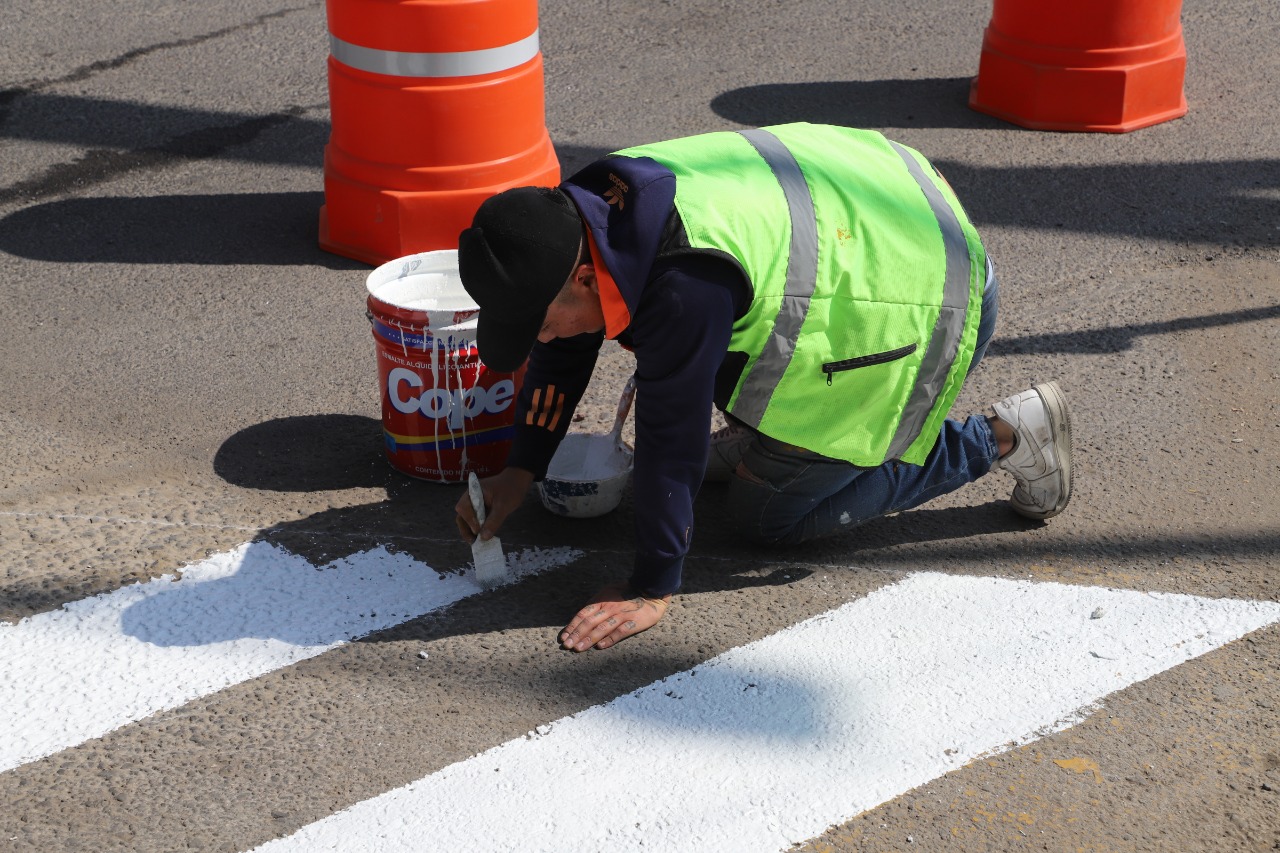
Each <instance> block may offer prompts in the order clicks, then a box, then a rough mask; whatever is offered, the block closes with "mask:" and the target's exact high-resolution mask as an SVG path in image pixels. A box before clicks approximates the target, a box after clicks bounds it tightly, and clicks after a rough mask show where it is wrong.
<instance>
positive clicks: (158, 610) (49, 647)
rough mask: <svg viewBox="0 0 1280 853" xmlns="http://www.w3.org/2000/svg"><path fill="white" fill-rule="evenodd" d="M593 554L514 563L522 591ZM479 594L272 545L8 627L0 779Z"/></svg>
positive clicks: (0, 665) (377, 553)
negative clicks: (318, 560) (320, 561)
mask: <svg viewBox="0 0 1280 853" xmlns="http://www.w3.org/2000/svg"><path fill="white" fill-rule="evenodd" d="M579 553H580V552H577V551H574V550H572V549H569V548H557V549H550V550H539V549H534V550H530V551H525V552H523V553H516V554H511V555H510V556H509V558H508V565H509V567H510V569H511V574H512V577H513V578H514V579H518V578H521V577H525V576H528V575H531V574H535V573H537V572H540V571H544V570H546V569H549V568H552V567H555V566H561V565H566V564H568V563H570V562H572V561H573V560H574V559H576V558H577V556H578V555H579ZM479 591H480V587H479V585H478V584H477V583H476V581H475V576H474V572H473V571H468V572H467V573H465V574H441V573H440V572H437V571H436V570H435V569H433V568H431V567H430V566H427V565H426V564H424V563H421V562H419V561H417V560H414V559H413V558H411V557H408V556H406V555H404V554H392V553H389V552H388V551H386V550H385V549H383V548H378V549H375V550H373V551H365V552H362V553H358V554H353V555H352V556H350V557H346V558H344V559H341V560H335V561H334V562H332V563H328V564H327V565H324V566H320V567H316V566H313V565H312V564H311V563H309V562H307V561H306V560H305V559H303V558H302V557H299V556H297V555H294V554H290V553H289V552H287V551H285V550H283V549H281V548H279V547H276V546H274V545H270V544H267V543H264V542H255V543H250V544H245V545H242V546H240V547H239V548H236V549H235V550H234V551H230V552H227V553H223V554H217V555H215V556H213V557H210V558H209V559H207V560H204V561H202V562H199V563H196V564H194V565H191V566H189V567H187V568H186V569H184V570H183V573H182V578H181V579H176V578H174V577H173V576H165V577H162V578H157V579H155V580H151V581H148V582H146V583H141V584H134V585H132V586H128V587H124V588H123V589H119V590H116V591H115V592H111V593H107V594H104V595H99V596H95V597H93V598H88V599H84V600H82V601H76V602H72V603H71V604H68V605H66V606H64V607H63V608H61V609H60V610H56V611H53V612H50V613H42V614H39V615H37V616H32V617H30V618H27V619H23V620H22V621H20V622H18V623H17V624H12V625H5V624H0V771H3V770H10V769H12V768H14V767H17V766H19V765H21V764H25V763H27V762H30V761H35V760H37V759H40V758H44V757H46V756H48V755H51V754H53V753H55V752H57V751H59V750H62V749H66V748H68V747H71V746H75V745H76V744H79V743H83V742H84V741H86V740H89V739H91V738H95V737H100V736H102V735H104V734H107V733H108V732H110V731H113V730H115V729H117V728H120V727H121V726H124V725H127V724H129V723H131V722H134V721H136V720H140V719H142V718H144V717H147V716H150V715H151V714H155V713H157V712H159V711H164V710H168V709H171V708H176V707H178V706H180V705H182V704H184V703H186V702H189V701H191V700H192V699H195V698H197V697H200V696H205V695H207V694H210V693H213V692H216V691H218V690H222V689H224V688H226V687H229V686H231V685H233V684H238V683H240V682H243V681H247V680H249V679H251V678H256V677H257V676H260V675H263V674H265V673H268V672H271V671H272V670H276V669H280V668H281V667H284V666H288V665H289V664H292V663H295V662H297V661H300V660H304V659H306V658H310V657H314V656H315V655H318V654H321V653H323V652H325V651H327V650H329V649H332V648H334V647H335V646H338V645H341V644H343V643H345V642H347V641H348V640H351V639H354V638H356V637H361V636H364V635H366V634H369V633H371V632H373V631H377V630H381V629H384V628H388V627H391V626H393V625H397V624H399V623H401V622H404V621H406V620H409V619H414V618H416V617H418V616H421V615H422V614H424V613H428V612H430V611H433V610H436V609H439V608H441V607H444V606H447V605H449V604H452V603H453V602H455V601H457V600H459V599H461V598H464V597H466V596H469V595H472V594H474V593H477V592H479Z"/></svg>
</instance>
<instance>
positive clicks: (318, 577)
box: [122, 415, 794, 646]
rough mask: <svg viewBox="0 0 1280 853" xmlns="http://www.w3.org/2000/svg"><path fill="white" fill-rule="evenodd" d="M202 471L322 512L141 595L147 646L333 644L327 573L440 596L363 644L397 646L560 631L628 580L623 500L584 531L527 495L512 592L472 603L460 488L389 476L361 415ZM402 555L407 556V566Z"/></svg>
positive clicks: (307, 421)
mask: <svg viewBox="0 0 1280 853" xmlns="http://www.w3.org/2000/svg"><path fill="white" fill-rule="evenodd" d="M214 469H215V471H216V474H218V475H219V476H221V478H223V479H224V480H227V482H228V483H232V484H234V485H238V487H242V488H244V489H253V491H264V492H276V493H279V494H280V496H282V503H283V507H282V514H285V515H287V514H288V511H289V510H288V496H289V494H303V493H305V494H308V497H307V498H306V503H307V505H308V506H314V505H315V503H316V502H317V498H320V500H324V498H328V502H329V507H328V508H324V510H320V511H317V512H310V514H306V515H302V516H301V517H297V519H294V520H289V521H282V523H279V524H274V525H271V526H269V528H266V529H264V530H261V532H259V533H257V534H256V535H255V537H253V538H252V540H251V542H248V543H246V544H244V546H243V547H242V549H239V551H238V552H237V553H234V555H220V556H219V557H216V558H214V561H215V562H216V561H219V560H220V561H223V562H224V564H225V565H224V566H221V569H219V566H218V565H214V564H211V562H207V561H206V564H202V565H201V566H200V567H192V569H188V571H187V573H186V576H184V583H177V584H172V585H168V587H159V588H156V589H155V590H151V594H147V596H145V597H141V598H140V599H138V601H136V602H134V603H133V605H131V606H129V607H128V610H127V611H125V612H124V615H123V617H122V622H123V629H124V630H125V633H127V634H129V635H131V637H136V638H138V639H142V640H145V642H148V643H152V644H156V646H204V644H210V643H218V642H224V640H234V639H241V638H274V639H279V640H284V642H288V643H293V644H297V646H314V644H317V643H321V644H323V643H328V642H332V639H333V638H334V637H338V635H340V634H342V622H340V619H339V616H340V611H343V608H349V603H348V602H343V601H330V599H332V598H333V597H339V598H340V597H342V596H344V594H346V590H344V588H343V587H342V583H343V581H340V580H335V579H334V578H333V576H332V575H334V574H335V573H355V574H356V575H367V574H369V573H371V571H383V569H387V570H390V571H392V573H393V574H394V573H401V576H399V578H398V579H396V580H390V581H388V583H389V584H392V585H394V584H403V587H402V589H404V590H406V597H411V596H416V594H419V593H421V592H422V590H424V589H425V588H433V587H438V588H442V589H443V588H444V587H448V588H449V590H448V592H447V593H442V594H440V596H438V597H436V598H438V601H443V602H444V603H445V605H448V606H447V607H440V606H438V605H436V603H433V602H428V603H426V605H422V606H419V607H417V612H416V613H408V615H407V616H406V621H407V622H410V624H413V622H419V625H417V629H412V628H410V629H404V628H399V629H396V630H384V631H381V633H375V634H371V635H369V638H371V639H379V638H393V639H394V638H401V637H403V635H404V631H406V630H410V631H412V630H419V631H421V630H428V631H430V633H433V634H465V633H483V631H490V630H498V629H515V628H547V629H558V628H561V626H562V625H564V624H566V621H567V620H568V619H570V617H571V616H572V612H573V611H575V610H576V608H577V607H579V606H581V602H582V601H585V599H586V598H588V597H589V596H590V594H591V593H594V592H595V590H596V589H599V588H600V587H604V585H607V584H609V583H616V581H617V580H620V579H625V578H626V576H627V575H628V574H630V570H631V561H632V553H634V548H632V544H631V543H632V542H634V534H632V530H631V526H632V512H631V508H630V494H627V496H625V498H623V505H622V506H620V508H618V510H616V511H614V512H611V514H608V515H605V516H602V517H598V519H593V520H580V519H563V517H559V516H556V515H553V514H550V512H548V511H547V510H545V508H544V507H543V506H541V505H540V503H539V501H538V498H536V496H532V494H531V496H530V497H527V498H526V503H525V506H524V507H522V508H521V511H520V512H517V514H515V515H512V516H511V517H509V519H508V521H507V524H506V525H504V526H503V530H502V540H503V546H504V551H506V553H507V557H508V560H509V561H511V565H512V567H513V571H515V575H516V583H513V584H508V585H506V587H500V588H498V589H494V590H489V592H486V593H485V594H484V596H475V594H472V593H475V592H477V590H479V588H477V587H476V585H475V583H474V576H472V575H471V549H470V547H468V546H467V543H466V542H463V540H462V539H461V537H460V534H458V532H457V526H456V521H454V517H456V512H454V506H456V503H457V502H458V500H460V498H461V497H462V496H463V494H465V489H463V487H462V485H461V484H456V483H433V482H428V480H421V479H416V478H411V476H407V475H404V474H401V473H399V471H397V470H394V469H393V467H392V466H390V464H389V462H388V460H387V456H385V452H384V448H383V430H381V424H380V423H379V421H378V420H374V419H371V418H365V416H358V415H310V416H296V418H284V419H278V420H271V421H266V423H262V424H257V425H253V427H250V428H247V429H244V430H241V432H239V433H237V434H234V435H232V437H230V438H228V439H227V441H225V442H224V443H223V444H221V447H220V448H219V450H218V453H216V455H215V457H214ZM404 557H410V558H412V561H413V562H412V564H410V565H408V567H406V562H408V561H406V560H404ZM397 560H398V562H397ZM758 564H759V560H755V561H754V564H753V565H758ZM380 566H381V567H383V569H380ZM404 573H411V575H412V576H407V575H404ZM786 574H787V573H777V574H776V576H774V578H771V576H768V573H765V576H762V575H760V573H746V574H742V575H731V574H728V573H726V574H724V576H722V578H717V583H718V584H719V585H726V584H727V585H731V587H754V585H764V584H772V583H781V581H782V580H781V579H782V578H783V576H785V575H786ZM792 576H794V573H792ZM438 581H443V583H438ZM335 584H337V585H335ZM425 597H426V598H431V593H430V592H428V593H426V596H425ZM433 601H435V599H433ZM419 605H421V602H419ZM381 607H385V611H384V616H385V615H387V613H394V615H397V616H399V615H403V613H404V612H406V611H412V610H413V605H410V602H407V601H404V602H401V601H390V602H384V605H383V606H381ZM422 612H430V613H431V617H430V620H420V619H417V613H422ZM300 613H303V615H306V613H311V615H312V616H314V619H310V620H308V619H305V617H300V616H298V615H300ZM424 621H430V622H431V625H430V626H424V625H422V624H421V622H424ZM360 624H362V625H367V622H360ZM381 624H384V625H387V624H394V622H387V621H383V622H381ZM353 633H356V634H361V633H364V634H367V630H366V631H353Z"/></svg>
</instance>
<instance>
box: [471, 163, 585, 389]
mask: <svg viewBox="0 0 1280 853" xmlns="http://www.w3.org/2000/svg"><path fill="white" fill-rule="evenodd" d="M581 247H582V219H581V217H579V216H578V211H577V208H575V207H574V206H573V202H571V201H569V198H568V197H567V196H566V195H565V194H564V193H562V192H560V191H559V190H557V189H553V188H551V187H516V188H515V189H510V190H505V191H504V192H500V193H498V194H497V195H494V196H490V197H489V198H487V199H485V201H484V203H483V204H481V205H480V208H479V209H478V210H477V211H476V215H475V216H474V217H473V218H472V220H471V227H470V228H468V229H467V230H465V231H463V232H462V234H461V235H459V237H458V274H459V275H460V276H461V278H462V286H463V287H464V288H465V289H466V291H467V293H468V294H470V296H471V298H472V299H474V300H475V301H476V305H478V306H480V315H479V318H478V320H477V324H478V325H477V328H476V346H477V347H478V348H479V349H480V359H481V361H483V362H484V363H485V364H487V365H488V366H489V367H491V368H493V369H494V370H497V371H500V372H503V373H511V372H514V371H516V370H518V369H519V368H520V365H521V364H523V363H524V360H525V359H526V358H528V357H529V351H530V350H532V349H533V345H534V343H535V342H537V340H538V332H539V331H541V329H542V323H543V320H544V319H545V318H546V314H547V307H548V306H549V305H550V304H551V302H552V300H554V299H555V298H556V294H558V293H559V292H560V289H561V288H562V287H564V284H565V282H567V281H568V280H569V275H570V274H571V273H572V272H573V270H574V266H575V262H576V261H577V259H578V253H579V250H580V249H581Z"/></svg>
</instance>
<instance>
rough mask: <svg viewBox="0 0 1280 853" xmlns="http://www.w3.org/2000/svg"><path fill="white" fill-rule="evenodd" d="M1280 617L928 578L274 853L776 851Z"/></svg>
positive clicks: (544, 733) (721, 659)
mask: <svg viewBox="0 0 1280 853" xmlns="http://www.w3.org/2000/svg"><path fill="white" fill-rule="evenodd" d="M1277 621H1280V604H1277V603H1274V602H1252V601H1235V600H1214V599H1206V598H1198V597H1192V596H1187V595H1174V594H1159V593H1145V592H1134V591H1119V590H1110V589H1103V588H1096V587H1078V586H1067V585H1062V584H1055V583H1032V582H1030V581H1017V580H1002V579H994V578H972V577H953V576H948V575H944V574H936V573H920V574H914V575H911V576H909V577H908V578H907V579H905V580H903V581H902V582H900V583H897V584H894V585H892V586H888V587H884V588H881V589H880V590H877V591H876V592H874V593H872V594H870V595H868V596H867V597H865V598H862V599H859V600H857V601H854V602H851V603H849V604H846V605H845V606H843V607H841V608H838V609H836V610H833V611H830V612H828V613H825V614H822V615H820V616H817V617H814V618H813V619H810V620H807V621H805V622H802V623H800V624H798V625H794V626H792V627H790V628H787V629H785V630H783V631H781V632H779V633H777V634H774V635H772V636H770V637H766V638H765V639H762V640H759V641H757V642H754V643H751V644H748V645H746V646H742V647H739V648H736V649H733V650H730V651H729V652H726V653H724V654H722V655H720V656H718V657H716V658H713V659H711V660H709V661H708V662H707V663H706V664H704V665H702V666H699V667H696V668H694V669H692V670H688V671H685V672H681V673H678V674H676V675H673V676H671V677H669V678H666V679H663V680H662V681H659V682H655V683H653V684H650V685H648V686H646V687H643V688H641V689H639V690H637V691H635V692H633V693H630V694H627V695H625V696H622V697H620V698H618V699H616V700H614V701H612V702H609V703H607V704H605V705H598V706H595V707H592V708H589V709H587V710H586V711H583V712H581V713H579V714H575V715H573V716H570V717H565V718H563V719H560V720H557V721H555V722H553V723H550V724H548V725H544V726H540V727H538V729H537V730H536V731H534V732H530V733H529V734H528V735H526V736H525V737H523V738H518V739H515V740H512V741H508V742H507V743H504V744H502V745H500V746H497V747H495V748H493V749H490V750H488V751H486V752H483V753H481V754H479V755H476V756H474V757H472V758H470V759H467V760H465V761H462V762H459V763H457V764H453V765H450V766H448V767H446V768H444V769H442V770H440V771H438V772H436V773H433V774H431V775H429V776H426V777H424V778H422V779H420V780H418V781H416V782H414V783H411V784H409V785H407V786H405V787H403V788H399V789H396V790H393V791H389V792H387V793H385V794H382V795H380V796H377V797H374V798H373V799H370V800H366V801H364V802H361V803H358V804H356V805H355V806H352V807H351V808H349V809H346V810H344V811H341V812H338V813H336V814H334V815H331V816H330V817H328V818H325V819H323V820H320V821H318V822H316V823H313V824H311V825H309V826H306V827H303V828H302V829H301V830H299V831H298V832H296V833H295V834H293V835H291V836H288V837H285V838H282V839H277V840H275V841H272V842H268V843H267V844H264V845H262V846H261V847H258V848H256V851H257V853H291V851H306V853H314V851H324V850H344V851H375V850H376V851H378V853H389V851H400V850H404V851H410V850H419V849H422V845H423V844H424V840H429V845H430V849H431V850H433V851H473V850H477V849H485V850H520V851H522V853H536V851H548V853H560V852H561V851H565V850H603V849H610V850H662V851H664V852H665V853H680V851H690V853H692V852H693V851H697V853H709V851H726V853H730V852H731V853H752V851H777V850H783V849H786V848H787V847H789V846H790V845H792V844H794V843H797V842H801V841H804V840H806V839H810V838H813V837H815V836H817V835H819V834H820V833H822V832H823V831H824V830H826V829H827V827H829V826H831V825H835V824H840V823H843V822H845V821H847V820H849V819H851V818H852V817H854V816H856V815H857V814H859V813H861V812H863V811H865V810H867V809H870V808H873V807H875V806H876V805H879V804H880V803H883V802H885V801H887V800H889V799H891V798H893V797H895V796H897V795H899V794H902V793H904V792H906V791H908V790H911V789H912V788H915V787H918V786H920V785H922V784H924V783H926V782H928V781H930V780H932V779H934V778H936V777H938V776H940V775H942V774H944V773H946V772H948V771H950V770H953V769H956V768H959V767H961V766H963V765H964V764H966V763H968V762H969V761H971V760H973V759H975V758H977V757H979V756H983V755H987V754H992V753H995V752H1000V751H1003V750H1005V749H1007V748H1010V747H1011V746H1014V745H1019V744H1025V743H1029V742H1031V741H1033V740H1036V739H1038V738H1040V737H1043V736H1045V735H1047V734H1049V733H1051V732H1054V731H1059V730H1061V729H1064V728H1067V727H1068V726H1071V725H1074V724H1075V723H1077V722H1079V721H1080V720H1082V719H1083V718H1084V717H1086V716H1087V715H1088V714H1089V713H1091V712H1092V711H1093V710H1095V709H1096V707H1097V704H1096V703H1098V702H1099V701H1100V700H1101V699H1102V698H1103V697H1105V696H1107V695H1108V694H1111V693H1113V692H1115V691H1117V690H1120V689H1122V688H1124V687H1126V686H1128V685H1131V684H1133V683H1135V682H1138V681H1141V680H1143V679H1146V678H1149V677H1151V676H1153V675H1155V674H1157V673H1159V672H1162V671H1163V670H1165V669H1168V668H1170V667H1173V666H1176V665H1177V664H1179V663H1181V662H1183V661H1186V660H1189V659H1191V658H1194V657H1196V656H1198V655H1201V654H1204V653H1205V652H1208V651H1210V650H1211V649H1214V648H1217V647H1219V646H1221V645H1223V644H1225V643H1228V642H1230V641H1232V640H1235V639H1237V638H1239V637H1241V636H1243V635H1244V634H1247V633H1249V632H1250V631H1253V630H1256V629H1258V628H1261V627H1263V626H1265V625H1268V624H1272V623H1274V622H1277Z"/></svg>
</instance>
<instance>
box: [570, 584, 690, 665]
mask: <svg viewBox="0 0 1280 853" xmlns="http://www.w3.org/2000/svg"><path fill="white" fill-rule="evenodd" d="M596 599H597V600H596V601H593V602H592V603H591V604H588V605H587V606H586V607H583V608H582V609H581V610H579V611H578V612H577V614H575V615H574V617H573V619H572V621H570V622H569V624H568V625H566V626H565V628H564V630H562V631H561V632H560V644H561V645H562V646H563V647H564V648H565V649H568V650H570V651H575V652H585V651H586V650H587V649H590V648H592V647H595V648H597V649H607V648H609V647H610V646H612V645H615V644H616V643H618V642H619V641H620V640H624V639H626V638H627V637H630V636H633V635H635V634H639V633H640V632H641V631H647V630H648V629H649V628H652V627H653V626H654V625H655V624H657V622H658V620H659V619H661V618H662V617H663V615H664V614H665V613H666V611H667V606H668V604H669V603H670V601H671V596H669V595H668V596H664V597H663V598H646V597H644V596H641V595H638V594H636V593H635V592H634V591H632V590H629V589H627V588H625V587H610V588H607V589H605V590H601V592H600V593H599V594H598V595H597V596H596Z"/></svg>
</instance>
